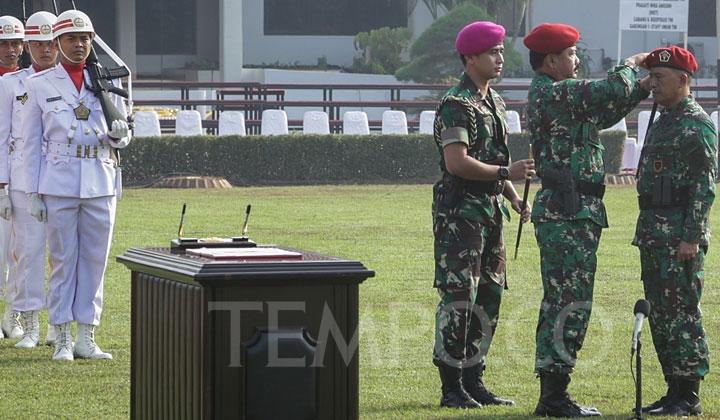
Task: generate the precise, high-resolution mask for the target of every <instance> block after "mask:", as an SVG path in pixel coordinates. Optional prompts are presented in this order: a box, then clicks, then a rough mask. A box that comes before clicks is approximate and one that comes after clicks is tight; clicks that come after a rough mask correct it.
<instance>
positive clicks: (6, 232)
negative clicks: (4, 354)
mask: <svg viewBox="0 0 720 420" xmlns="http://www.w3.org/2000/svg"><path fill="white" fill-rule="evenodd" d="M6 74H9V73H6ZM3 78H4V75H3V76H0V85H2V80H3ZM0 115H8V116H9V115H10V114H9V110H5V112H3V113H2V114H0ZM0 119H3V120H4V119H5V118H0ZM6 123H9V121H2V122H0V124H2V125H3V126H4V125H5V124H6ZM3 129H4V127H3ZM2 137H4V136H2ZM2 141H7V139H4V138H3V139H0V183H4V184H7V183H9V182H10V170H9V162H8V158H7V157H8V148H7V143H5V144H3V143H2ZM11 231H12V223H11V222H10V221H9V220H5V219H3V218H0V296H7V291H8V290H9V289H11V288H12V286H11V285H10V284H8V281H9V279H8V276H7V269H8V258H9V257H10V232H11ZM6 302H9V301H8V300H7V299H6Z"/></svg>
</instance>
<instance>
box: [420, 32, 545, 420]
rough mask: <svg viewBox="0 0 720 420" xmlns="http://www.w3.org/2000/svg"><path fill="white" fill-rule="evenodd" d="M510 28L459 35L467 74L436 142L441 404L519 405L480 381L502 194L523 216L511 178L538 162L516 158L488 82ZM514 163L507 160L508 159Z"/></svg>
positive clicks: (501, 256)
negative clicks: (438, 167)
mask: <svg viewBox="0 0 720 420" xmlns="http://www.w3.org/2000/svg"><path fill="white" fill-rule="evenodd" d="M504 36H505V29H504V28H503V27H502V26H499V25H496V24H494V23H491V22H474V23H472V24H470V25H468V26H466V27H465V28H463V29H462V30H461V31H460V32H459V33H458V36H457V40H456V43H455V46H456V49H457V51H458V53H459V54H460V57H461V60H462V62H463V64H464V70H465V72H464V73H463V75H462V76H461V78H460V82H459V83H458V84H457V85H456V86H455V87H453V88H452V89H450V90H449V91H448V92H447V93H446V95H445V96H444V98H443V99H442V101H441V103H440V105H439V107H438V110H437V114H436V118H435V130H434V131H435V136H434V137H435V142H436V143H437V147H438V151H439V152H440V167H441V169H442V173H443V177H442V179H441V180H440V181H438V182H437V183H436V184H435V186H434V189H433V229H434V236H435V243H434V247H435V287H436V288H437V290H438V293H439V295H440V303H439V304H438V306H437V310H436V316H435V321H436V322H435V331H436V333H435V347H434V351H433V363H434V364H435V365H436V366H438V369H439V372H440V379H441V381H442V398H441V400H440V405H441V406H445V407H461V408H475V407H480V406H481V405H483V404H505V405H510V404H513V402H512V401H510V400H505V399H502V398H499V397H497V396H496V395H494V394H493V393H492V392H490V391H489V390H488V389H487V388H486V387H485V385H484V384H483V381H482V375H483V371H484V368H485V355H486V354H487V351H488V348H489V346H490V342H491V341H492V337H493V334H494V332H495V328H496V326H497V321H498V316H499V309H500V299H501V296H502V291H503V287H504V285H505V247H504V245H503V237H502V219H503V215H505V216H506V217H508V218H509V213H508V210H507V208H506V207H505V205H504V203H503V196H504V197H505V198H507V199H508V200H509V201H510V203H511V206H512V208H513V209H514V210H515V211H516V212H518V213H521V214H522V216H521V217H524V218H525V219H527V218H529V216H530V209H529V207H528V206H526V208H524V209H523V208H521V207H522V200H521V199H520V197H519V196H518V194H517V193H516V191H515V189H514V187H513V185H512V183H511V182H510V180H519V179H524V178H525V177H528V176H532V175H533V173H534V172H533V169H534V164H533V162H532V160H523V161H518V162H515V163H513V164H512V165H509V159H510V156H509V152H508V147H507V125H506V122H505V103H504V101H503V100H502V98H501V97H500V95H498V94H497V92H495V91H494V90H492V89H490V88H489V81H490V80H492V79H494V78H496V77H497V76H499V74H500V71H501V70H502V64H503V51H504V49H503V39H504ZM508 165H509V166H508Z"/></svg>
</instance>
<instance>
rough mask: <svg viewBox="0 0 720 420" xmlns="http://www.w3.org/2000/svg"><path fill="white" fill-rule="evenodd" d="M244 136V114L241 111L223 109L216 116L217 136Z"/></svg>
mask: <svg viewBox="0 0 720 420" xmlns="http://www.w3.org/2000/svg"><path fill="white" fill-rule="evenodd" d="M234 135H239V136H244V135H245V115H244V114H243V113H242V111H223V112H221V113H220V117H219V118H218V136H234Z"/></svg>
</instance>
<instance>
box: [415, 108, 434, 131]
mask: <svg viewBox="0 0 720 420" xmlns="http://www.w3.org/2000/svg"><path fill="white" fill-rule="evenodd" d="M434 127H435V111H423V112H421V113H420V127H419V128H418V131H419V132H420V134H433V131H434Z"/></svg>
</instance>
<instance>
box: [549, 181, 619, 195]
mask: <svg viewBox="0 0 720 420" xmlns="http://www.w3.org/2000/svg"><path fill="white" fill-rule="evenodd" d="M542 187H543V188H547V189H551V190H557V189H563V188H566V183H565V182H557V181H554V180H551V179H545V178H543V180H542ZM575 191H576V192H579V193H580V194H585V195H592V196H593V197H597V198H599V199H602V198H603V197H604V196H605V184H596V183H594V182H588V181H582V180H580V181H575Z"/></svg>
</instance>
